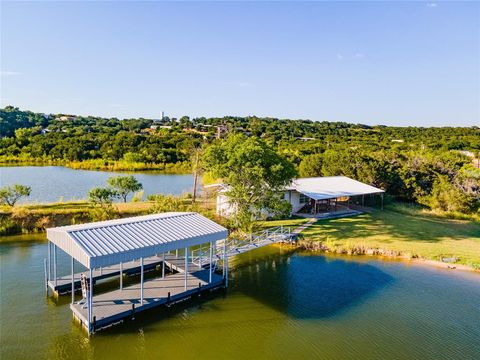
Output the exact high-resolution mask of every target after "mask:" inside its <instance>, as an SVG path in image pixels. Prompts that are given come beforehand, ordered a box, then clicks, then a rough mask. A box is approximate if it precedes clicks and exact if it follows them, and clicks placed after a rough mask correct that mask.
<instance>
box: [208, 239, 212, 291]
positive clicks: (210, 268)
mask: <svg viewBox="0 0 480 360" xmlns="http://www.w3.org/2000/svg"><path fill="white" fill-rule="evenodd" d="M212 258H213V243H212V242H211V241H210V265H209V267H208V283H209V284H211V283H212V262H213V261H212V260H213V259H212Z"/></svg>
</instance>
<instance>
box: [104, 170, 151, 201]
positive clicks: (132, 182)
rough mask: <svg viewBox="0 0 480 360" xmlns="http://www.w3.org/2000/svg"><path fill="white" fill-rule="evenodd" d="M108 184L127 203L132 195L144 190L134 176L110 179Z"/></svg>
mask: <svg viewBox="0 0 480 360" xmlns="http://www.w3.org/2000/svg"><path fill="white" fill-rule="evenodd" d="M107 183H108V185H110V186H111V187H112V188H113V189H114V190H115V191H116V192H117V194H118V195H119V196H120V197H121V198H122V199H123V202H127V197H128V195H129V194H130V193H134V192H136V191H139V190H141V189H143V185H142V184H141V183H140V182H138V180H137V179H136V178H135V176H133V175H128V176H114V177H110V178H108V180H107Z"/></svg>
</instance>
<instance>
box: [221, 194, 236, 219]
mask: <svg viewBox="0 0 480 360" xmlns="http://www.w3.org/2000/svg"><path fill="white" fill-rule="evenodd" d="M233 212H234V208H233V206H232V205H230V203H229V202H228V196H226V195H225V194H222V193H219V194H218V195H217V215H220V216H224V217H230V216H231V215H232V213H233Z"/></svg>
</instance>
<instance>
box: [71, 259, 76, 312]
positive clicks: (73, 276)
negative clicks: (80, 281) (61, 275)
mask: <svg viewBox="0 0 480 360" xmlns="http://www.w3.org/2000/svg"><path fill="white" fill-rule="evenodd" d="M71 265H72V304H73V303H74V302H75V269H74V266H75V265H74V259H73V256H72V264H71Z"/></svg>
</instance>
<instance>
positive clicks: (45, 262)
mask: <svg viewBox="0 0 480 360" xmlns="http://www.w3.org/2000/svg"><path fill="white" fill-rule="evenodd" d="M43 267H44V269H45V291H46V293H47V294H48V275H47V259H43Z"/></svg>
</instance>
